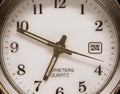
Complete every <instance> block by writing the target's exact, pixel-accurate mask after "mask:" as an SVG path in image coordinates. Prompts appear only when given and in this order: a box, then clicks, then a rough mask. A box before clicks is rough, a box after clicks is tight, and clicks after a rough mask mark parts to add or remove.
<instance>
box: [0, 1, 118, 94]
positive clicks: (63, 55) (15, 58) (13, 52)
mask: <svg viewBox="0 0 120 94" xmlns="http://www.w3.org/2000/svg"><path fill="white" fill-rule="evenodd" d="M2 32H3V33H2V43H1V45H2V47H1V54H2V66H3V70H4V73H5V74H6V77H7V78H8V79H9V81H10V83H11V85H12V86H13V87H14V88H15V89H17V91H18V93H25V94H96V93H100V92H101V91H102V90H103V89H104V88H105V87H106V86H107V84H108V83H109V81H110V79H111V78H112V76H113V73H114V72H115V69H116V66H117V60H118V37H117V32H116V29H115V26H114V24H113V22H112V19H111V17H110V15H108V14H107V13H106V11H105V9H104V8H102V6H101V5H100V4H99V3H98V2H96V1H95V0H23V2H21V3H20V4H18V5H17V6H16V8H15V9H14V10H13V11H11V13H10V16H9V17H8V18H7V20H6V22H5V24H4V29H3V31H2ZM52 57H53V58H52Z"/></svg>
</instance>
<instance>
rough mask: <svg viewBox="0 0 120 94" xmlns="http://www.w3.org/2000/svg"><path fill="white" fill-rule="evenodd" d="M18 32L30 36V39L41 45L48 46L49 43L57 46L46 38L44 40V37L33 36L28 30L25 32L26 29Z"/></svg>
mask: <svg viewBox="0 0 120 94" xmlns="http://www.w3.org/2000/svg"><path fill="white" fill-rule="evenodd" d="M17 31H18V32H19V33H21V34H23V35H25V36H28V37H30V38H32V39H34V40H36V41H38V42H40V43H43V44H46V45H48V44H49V43H51V44H55V43H53V42H52V41H49V40H47V39H45V38H43V37H40V36H38V35H36V34H33V33H31V32H29V31H27V30H24V29H22V28H18V29H17Z"/></svg>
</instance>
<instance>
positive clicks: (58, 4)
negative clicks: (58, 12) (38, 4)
mask: <svg viewBox="0 0 120 94" xmlns="http://www.w3.org/2000/svg"><path fill="white" fill-rule="evenodd" d="M65 3H66V0H55V8H66V4H65Z"/></svg>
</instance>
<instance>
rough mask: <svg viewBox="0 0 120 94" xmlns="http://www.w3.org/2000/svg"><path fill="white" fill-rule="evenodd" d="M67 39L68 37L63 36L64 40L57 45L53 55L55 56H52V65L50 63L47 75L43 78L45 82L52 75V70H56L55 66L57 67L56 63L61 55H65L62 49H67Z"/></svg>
mask: <svg viewBox="0 0 120 94" xmlns="http://www.w3.org/2000/svg"><path fill="white" fill-rule="evenodd" d="M66 38H67V37H66V36H65V35H63V36H62V38H61V40H60V41H59V42H57V43H56V45H57V48H54V54H53V56H52V58H51V61H50V63H49V66H48V68H47V70H46V72H45V75H44V77H43V80H45V81H47V80H48V78H49V76H50V73H51V71H52V69H53V68H54V66H55V64H56V62H57V59H58V57H59V55H60V54H61V53H63V52H62V51H61V50H60V49H61V47H65V41H66Z"/></svg>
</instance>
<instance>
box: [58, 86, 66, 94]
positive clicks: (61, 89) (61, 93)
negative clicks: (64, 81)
mask: <svg viewBox="0 0 120 94" xmlns="http://www.w3.org/2000/svg"><path fill="white" fill-rule="evenodd" d="M63 90H64V89H63V88H62V87H59V88H58V89H57V90H56V94H64V92H63Z"/></svg>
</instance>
